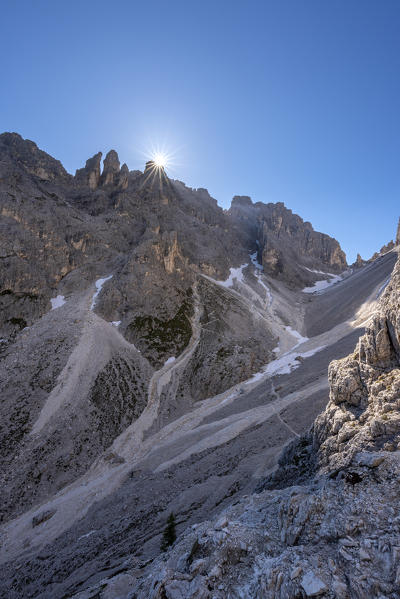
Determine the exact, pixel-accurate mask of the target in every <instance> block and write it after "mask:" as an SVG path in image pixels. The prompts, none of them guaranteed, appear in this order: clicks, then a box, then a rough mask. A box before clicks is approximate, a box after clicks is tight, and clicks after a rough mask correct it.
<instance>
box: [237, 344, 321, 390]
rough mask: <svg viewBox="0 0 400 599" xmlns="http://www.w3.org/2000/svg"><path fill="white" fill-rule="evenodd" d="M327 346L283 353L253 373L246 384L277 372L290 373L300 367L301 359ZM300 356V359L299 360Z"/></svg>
mask: <svg viewBox="0 0 400 599" xmlns="http://www.w3.org/2000/svg"><path fill="white" fill-rule="evenodd" d="M325 347H326V345H321V346H320V347H316V348H314V349H310V350H309V351H306V352H299V353H298V352H294V351H290V352H287V353H286V354H283V356H281V357H280V358H277V359H276V360H273V361H272V362H270V363H269V364H267V365H266V366H264V368H263V369H262V370H260V372H256V373H255V374H253V376H252V377H251V378H249V379H248V380H247V381H246V382H245V383H244V384H245V385H249V384H250V383H255V382H257V381H261V380H262V379H264V378H267V377H270V376H274V375H277V374H290V373H291V372H292V371H293V370H295V369H296V368H298V367H299V366H300V364H301V359H306V358H310V357H311V356H313V355H314V354H316V353H318V352H320V351H321V350H323V349H324V348H325ZM298 358H300V360H298Z"/></svg>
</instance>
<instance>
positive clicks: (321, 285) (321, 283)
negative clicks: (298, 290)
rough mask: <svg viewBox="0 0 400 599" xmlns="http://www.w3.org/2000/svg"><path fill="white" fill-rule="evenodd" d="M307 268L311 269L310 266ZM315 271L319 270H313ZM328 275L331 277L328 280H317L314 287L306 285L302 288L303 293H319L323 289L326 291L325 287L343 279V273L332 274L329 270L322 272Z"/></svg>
mask: <svg viewBox="0 0 400 599" xmlns="http://www.w3.org/2000/svg"><path fill="white" fill-rule="evenodd" d="M307 270H310V269H309V268H308V269H307ZM313 272H318V271H313ZM321 274H324V275H325V276H327V277H330V279H329V280H328V281H327V280H325V279H324V280H323V281H316V282H315V283H314V285H313V286H312V287H304V289H303V290H302V291H303V293H318V292H321V291H324V290H325V289H327V288H328V287H331V285H334V284H335V283H338V282H339V281H342V280H343V274H341V275H332V274H330V273H329V272H325V273H322V272H321Z"/></svg>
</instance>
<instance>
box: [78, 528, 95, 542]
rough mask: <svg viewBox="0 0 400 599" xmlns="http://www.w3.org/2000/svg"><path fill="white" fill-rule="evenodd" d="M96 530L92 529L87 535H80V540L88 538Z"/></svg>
mask: <svg viewBox="0 0 400 599" xmlns="http://www.w3.org/2000/svg"><path fill="white" fill-rule="evenodd" d="M95 532H96V531H95V530H91V531H90V532H87V533H86V534H85V535H82V536H81V537H79V539H78V541H80V540H81V539H86V538H87V537H90V536H91V535H93V534H94V533H95Z"/></svg>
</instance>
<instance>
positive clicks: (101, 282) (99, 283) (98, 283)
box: [90, 275, 113, 310]
mask: <svg viewBox="0 0 400 599" xmlns="http://www.w3.org/2000/svg"><path fill="white" fill-rule="evenodd" d="M112 276H113V275H108V277H104V278H103V279H97V281H96V283H95V285H96V291H95V293H94V295H93V299H92V305H91V306H90V309H91V310H93V309H94V307H95V305H96V301H97V297H98V295H99V293H100V291H101V289H102V287H103V285H104V283H105V282H106V281H108V280H109V279H111V278H112Z"/></svg>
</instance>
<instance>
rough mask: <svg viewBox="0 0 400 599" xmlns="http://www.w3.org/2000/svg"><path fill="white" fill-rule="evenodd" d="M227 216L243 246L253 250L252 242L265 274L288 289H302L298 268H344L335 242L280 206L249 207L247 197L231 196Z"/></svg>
mask: <svg viewBox="0 0 400 599" xmlns="http://www.w3.org/2000/svg"><path fill="white" fill-rule="evenodd" d="M229 214H230V216H231V218H232V220H233V222H235V223H236V225H237V227H238V228H239V229H241V230H243V232H244V234H245V236H246V240H247V243H248V244H249V245H251V244H253V247H254V244H255V242H256V244H257V248H255V249H257V250H258V255H259V258H260V262H262V265H263V267H264V269H265V271H266V272H269V273H270V274H271V275H272V276H274V277H276V278H279V279H282V280H284V281H286V282H287V283H288V284H289V285H291V286H294V287H296V286H301V285H302V283H303V281H304V269H302V268H301V266H302V265H303V266H306V267H308V268H311V269H321V268H325V270H328V271H329V272H342V271H343V270H344V269H345V268H346V266H347V263H346V256H345V254H344V252H343V251H342V250H341V248H340V245H339V244H338V242H337V241H336V240H335V239H332V237H329V236H328V235H324V234H323V233H318V232H317V231H314V229H313V228H312V225H311V223H309V222H304V221H303V220H302V219H301V218H300V217H299V216H297V214H293V213H292V211H291V210H288V209H287V208H286V207H285V205H284V204H283V203H282V202H278V203H276V204H262V203H261V202H257V203H256V204H253V203H252V201H251V199H250V198H249V197H247V196H235V197H234V198H233V200H232V205H231V208H230V210H229ZM299 267H300V268H299Z"/></svg>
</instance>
